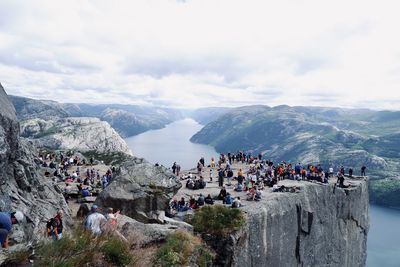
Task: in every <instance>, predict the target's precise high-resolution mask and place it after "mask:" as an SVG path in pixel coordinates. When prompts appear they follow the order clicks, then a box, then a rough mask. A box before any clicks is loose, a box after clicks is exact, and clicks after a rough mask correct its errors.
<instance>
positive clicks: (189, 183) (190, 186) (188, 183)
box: [186, 178, 195, 189]
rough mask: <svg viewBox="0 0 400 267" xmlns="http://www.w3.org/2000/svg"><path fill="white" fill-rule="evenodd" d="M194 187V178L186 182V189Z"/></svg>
mask: <svg viewBox="0 0 400 267" xmlns="http://www.w3.org/2000/svg"><path fill="white" fill-rule="evenodd" d="M194 187H195V182H194V181H193V179H192V178H189V179H188V180H187V182H186V188H189V189H194Z"/></svg>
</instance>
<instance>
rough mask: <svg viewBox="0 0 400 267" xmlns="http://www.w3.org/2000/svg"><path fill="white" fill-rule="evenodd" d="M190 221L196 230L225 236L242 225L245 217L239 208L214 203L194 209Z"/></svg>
mask: <svg viewBox="0 0 400 267" xmlns="http://www.w3.org/2000/svg"><path fill="white" fill-rule="evenodd" d="M190 223H191V224H192V225H193V227H194V230H195V231H196V232H199V233H206V234H212V235H216V236H226V235H228V234H230V233H232V232H234V231H236V230H238V229H239V228H240V227H242V226H243V225H244V224H245V218H244V215H243V212H242V210H240V209H232V208H228V207H226V206H223V205H214V206H204V207H202V208H201V209H199V210H196V212H195V214H194V216H193V218H192V219H191V220H190Z"/></svg>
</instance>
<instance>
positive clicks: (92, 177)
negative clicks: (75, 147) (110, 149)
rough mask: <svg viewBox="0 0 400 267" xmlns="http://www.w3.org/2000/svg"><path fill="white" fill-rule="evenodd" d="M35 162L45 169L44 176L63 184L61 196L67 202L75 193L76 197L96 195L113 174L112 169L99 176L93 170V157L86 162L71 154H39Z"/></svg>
mask: <svg viewBox="0 0 400 267" xmlns="http://www.w3.org/2000/svg"><path fill="white" fill-rule="evenodd" d="M37 160H38V163H39V165H40V166H41V167H43V168H45V170H46V171H45V176H47V177H51V178H52V179H53V181H54V182H56V183H60V182H63V183H64V186H63V194H64V197H65V199H66V201H67V202H68V201H69V199H70V197H71V195H74V192H77V195H78V197H88V196H93V195H97V193H98V192H99V191H100V190H101V189H104V188H106V187H107V186H108V184H109V183H110V182H111V181H112V179H113V174H114V173H115V168H114V167H112V168H109V169H108V170H107V171H106V172H105V173H103V174H101V173H100V170H99V169H96V168H95V164H94V163H95V162H94V159H93V157H91V158H90V159H89V160H86V159H85V158H84V157H81V156H80V155H78V154H74V153H73V152H68V153H65V154H64V153H63V152H59V153H57V154H56V153H40V154H39V155H38V157H37ZM85 168H86V170H85Z"/></svg>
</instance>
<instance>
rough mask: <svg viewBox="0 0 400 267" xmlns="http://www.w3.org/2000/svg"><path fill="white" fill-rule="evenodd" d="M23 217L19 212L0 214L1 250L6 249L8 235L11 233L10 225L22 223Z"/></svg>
mask: <svg viewBox="0 0 400 267" xmlns="http://www.w3.org/2000/svg"><path fill="white" fill-rule="evenodd" d="M24 217H25V216H24V214H23V213H22V212H21V211H16V212H13V213H8V212H0V245H1V247H2V248H8V235H9V234H10V232H11V229H12V225H13V224H17V223H22V222H23V220H24Z"/></svg>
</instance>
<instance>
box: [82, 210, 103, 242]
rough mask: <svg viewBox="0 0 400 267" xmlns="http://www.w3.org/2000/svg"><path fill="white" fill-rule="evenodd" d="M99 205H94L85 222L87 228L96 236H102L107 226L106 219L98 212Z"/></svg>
mask: <svg viewBox="0 0 400 267" xmlns="http://www.w3.org/2000/svg"><path fill="white" fill-rule="evenodd" d="M97 209H98V207H97V205H93V206H92V208H91V211H92V213H90V214H89V215H88V216H87V218H86V220H85V224H84V225H85V228H86V229H87V230H88V231H90V232H92V234H94V235H101V234H102V233H103V229H104V226H105V224H106V223H107V219H106V217H105V216H104V215H103V214H101V213H99V212H98V211H97Z"/></svg>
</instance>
